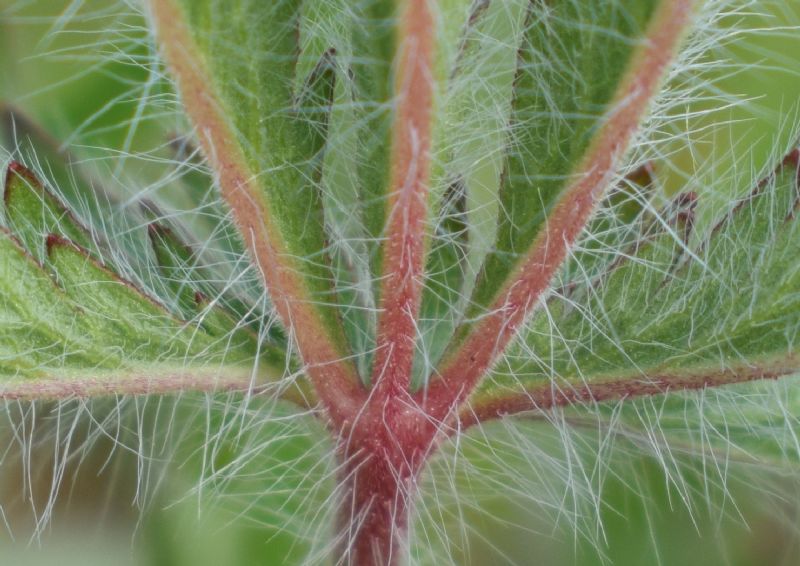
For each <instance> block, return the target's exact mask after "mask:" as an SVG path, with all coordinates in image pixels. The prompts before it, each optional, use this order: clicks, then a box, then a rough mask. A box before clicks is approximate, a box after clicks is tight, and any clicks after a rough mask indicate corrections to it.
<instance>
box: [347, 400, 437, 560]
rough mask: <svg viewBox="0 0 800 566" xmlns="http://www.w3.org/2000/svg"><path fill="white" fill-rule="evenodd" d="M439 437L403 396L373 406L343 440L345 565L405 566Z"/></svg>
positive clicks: (428, 422)
mask: <svg viewBox="0 0 800 566" xmlns="http://www.w3.org/2000/svg"><path fill="white" fill-rule="evenodd" d="M438 439H439V436H438V435H437V430H436V429H435V427H433V426H432V424H431V421H430V419H428V418H427V416H426V415H425V414H424V413H422V411H420V410H419V409H418V408H416V407H413V406H411V405H409V404H408V402H407V401H404V400H402V399H400V398H398V397H394V398H392V399H389V400H388V401H387V402H386V404H384V405H382V406H380V405H374V404H373V405H370V406H369V407H367V408H366V410H365V412H364V413H363V414H362V415H361V416H360V417H359V418H358V419H357V421H356V422H355V424H354V426H353V427H352V428H350V429H349V430H348V431H347V433H346V434H345V435H343V436H342V438H341V440H340V447H339V458H340V462H341V470H342V472H341V476H340V481H339V489H340V490H341V498H340V502H339V505H340V507H339V516H338V529H339V536H340V539H339V549H338V555H339V558H340V559H341V561H342V562H344V563H345V564H354V565H357V566H373V565H374V566H378V565H395V564H403V563H404V562H405V557H406V553H407V546H408V521H409V515H410V513H411V511H412V508H413V500H414V497H415V496H416V491H417V489H416V483H417V478H418V476H419V473H420V471H421V469H422V467H423V466H424V464H425V462H426V460H427V458H428V456H429V455H430V454H431V453H432V452H433V451H435V449H436V445H437V442H438Z"/></svg>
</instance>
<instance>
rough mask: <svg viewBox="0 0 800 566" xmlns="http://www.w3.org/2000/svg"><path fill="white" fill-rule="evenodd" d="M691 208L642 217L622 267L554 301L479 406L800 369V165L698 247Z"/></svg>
mask: <svg viewBox="0 0 800 566" xmlns="http://www.w3.org/2000/svg"><path fill="white" fill-rule="evenodd" d="M699 198H702V197H699ZM694 199H695V197H694V196H693V195H692V196H691V198H689V197H686V196H683V197H682V198H679V199H678V201H677V202H676V204H675V205H673V208H672V209H671V210H670V211H667V213H666V214H665V215H664V218H661V219H660V217H658V216H655V215H653V214H652V213H650V214H647V215H645V216H644V217H643V218H642V219H641V221H640V222H641V223H642V226H643V227H644V229H643V235H642V236H641V237H640V239H639V241H638V242H637V243H636V244H635V246H634V247H633V248H631V249H629V250H628V251H627V253H626V254H625V255H623V256H620V260H618V261H617V262H614V263H612V264H611V265H610V267H609V268H608V269H607V271H606V272H605V273H604V274H602V275H601V276H600V277H597V278H594V279H593V280H591V281H590V282H588V283H587V284H586V285H584V286H578V287H576V288H573V289H566V290H562V291H561V293H560V294H557V295H554V296H553V297H552V298H551V299H550V300H549V301H548V302H547V303H546V307H545V308H542V309H541V310H540V311H539V312H538V313H537V315H536V316H535V317H534V318H533V319H532V320H531V321H530V323H529V326H528V328H527V330H526V331H525V332H524V335H523V336H522V337H521V339H520V340H519V342H518V343H517V344H516V345H515V346H514V347H513V348H512V349H511V350H510V351H509V352H508V354H507V356H506V357H505V359H504V360H503V362H502V363H501V364H500V365H499V366H498V367H497V368H496V369H495V371H494V372H493V374H492V375H491V378H490V379H489V380H488V381H487V382H486V383H484V384H483V385H482V386H481V387H480V389H479V391H477V392H476V394H475V396H474V398H473V401H477V400H479V399H481V398H491V397H493V396H504V395H507V394H509V393H511V392H512V391H516V392H517V393H519V392H522V391H532V390H534V389H537V390H549V389H550V387H552V388H553V390H554V391H555V390H567V391H568V390H570V389H571V388H574V387H581V386H583V385H589V386H591V385H592V384H593V383H609V382H610V383H614V382H616V383H619V384H621V385H624V384H625V383H629V384H636V383H647V382H648V380H649V379H657V378H659V377H661V376H665V375H667V376H672V378H673V379H675V380H681V379H686V380H690V379H692V376H693V375H707V376H711V377H713V376H714V375H715V374H719V373H720V372H724V371H726V370H731V371H735V370H737V368H740V369H741V368H745V369H746V368H750V369H758V368H765V369H769V368H770V367H774V366H777V367H780V368H787V367H793V366H794V365H796V362H794V361H793V360H794V358H793V356H794V355H795V353H794V351H795V347H796V341H797V336H798V331H800V293H798V290H800V269H799V268H798V264H797V259H796V258H797V256H798V253H800V223H798V222H797V221H796V220H795V216H794V211H795V208H796V205H797V199H798V176H797V165H796V162H788V163H787V165H785V166H784V167H783V168H782V169H781V170H780V171H779V172H778V173H777V174H776V175H775V176H774V177H772V178H770V179H769V180H768V181H767V182H766V183H765V184H763V186H761V187H760V188H759V189H758V190H757V191H756V192H755V193H754V194H753V195H752V196H750V197H748V198H746V199H745V200H743V201H742V202H741V203H739V204H738V205H737V206H736V207H734V208H733V209H732V210H731V211H730V213H729V215H728V216H727V217H726V218H725V220H723V221H722V222H721V223H720V224H719V225H718V226H717V227H716V228H715V229H714V231H713V233H712V234H711V236H710V237H709V238H708V239H707V240H706V241H704V242H703V243H702V245H701V246H700V247H690V246H689V245H688V244H687V242H688V241H690V234H689V231H690V228H691V222H692V220H693V210H692V209H693V208H694ZM678 383H679V381H678Z"/></svg>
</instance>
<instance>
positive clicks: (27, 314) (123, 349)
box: [1, 164, 284, 381]
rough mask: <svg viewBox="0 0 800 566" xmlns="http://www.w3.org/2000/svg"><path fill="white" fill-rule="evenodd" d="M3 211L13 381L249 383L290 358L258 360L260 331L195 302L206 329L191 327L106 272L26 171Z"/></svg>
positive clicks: (14, 182) (11, 185)
mask: <svg viewBox="0 0 800 566" xmlns="http://www.w3.org/2000/svg"><path fill="white" fill-rule="evenodd" d="M4 202H5V215H4V216H5V218H6V221H7V222H8V226H9V228H10V229H11V231H9V230H6V229H3V231H2V244H1V245H2V249H3V253H2V256H1V257H2V261H3V281H2V282H3V292H2V304H3V310H2V312H3V316H4V320H3V325H2V345H3V356H2V366H1V367H2V369H3V374H4V375H3V377H4V378H5V379H7V380H8V379H18V378H26V377H28V378H30V377H47V378H52V379H69V378H70V377H76V376H83V377H86V376H87V375H92V376H94V377H98V376H108V375H116V374H119V376H120V379H122V378H123V376H124V375H125V374H137V373H138V374H139V375H142V374H143V373H144V374H146V375H147V376H148V378H149V379H152V380H154V381H157V380H158V379H159V376H164V377H165V378H166V377H167V376H169V374H170V373H173V372H176V371H178V370H180V371H187V368H192V367H193V368H195V370H196V371H198V372H201V373H214V372H218V373H219V375H220V377H227V376H228V375H230V376H234V375H235V376H239V377H240V378H241V377H242V376H247V375H248V374H249V372H250V371H251V368H252V364H253V363H254V361H255V359H257V358H258V356H259V355H261V357H262V358H263V360H264V361H265V362H267V363H271V364H276V363H280V361H281V360H282V359H283V357H284V354H282V352H281V350H279V349H276V348H274V347H270V346H269V345H266V346H264V347H263V349H262V351H263V354H259V350H260V348H259V340H258V339H257V336H256V335H255V334H254V333H253V331H252V330H249V329H247V328H240V327H239V325H238V318H237V317H234V316H233V315H232V314H231V313H228V312H225V311H223V310H222V308H221V307H219V306H216V305H214V306H208V305H205V310H207V311H209V312H208V313H206V312H202V311H201V307H203V306H204V305H202V304H201V303H200V301H199V300H197V299H195V305H194V307H195V312H194V313H193V315H194V317H196V319H197V320H199V321H200V322H199V324H197V323H187V322H185V321H183V320H180V319H179V318H178V317H177V316H175V315H174V314H172V313H171V312H169V310H168V309H167V308H166V307H165V306H164V305H163V304H160V303H159V302H157V301H156V300H155V299H153V298H151V297H149V296H147V295H146V294H145V293H143V292H142V291H141V290H139V289H138V288H137V287H136V285H135V284H133V283H131V282H130V281H126V280H125V279H123V278H121V277H120V275H118V274H117V273H115V270H114V269H113V268H110V267H108V266H106V265H104V264H103V263H101V261H100V259H99V258H100V257H101V255H102V254H100V253H99V245H98V244H97V243H96V242H95V241H94V240H93V239H92V236H91V235H90V234H89V233H88V232H87V231H86V229H85V228H84V227H82V226H81V225H80V224H79V223H78V221H77V220H76V219H75V218H74V217H73V216H72V215H71V214H70V213H69V212H68V211H67V210H66V209H65V208H64V207H63V205H62V204H61V203H60V202H59V201H58V199H57V198H56V197H55V196H53V194H52V193H51V192H50V191H48V190H47V189H46V188H45V187H44V186H43V185H42V184H41V183H40V182H39V181H38V179H37V178H36V177H35V176H34V174H33V173H31V172H30V171H29V170H27V169H25V168H24V167H23V166H22V165H19V164H14V165H12V166H11V167H10V168H9V170H8V172H7V176H6V183H5V192H4ZM158 241H159V242H163V239H162V240H158ZM90 249H94V250H95V252H94V253H93V252H90V251H88V250H90ZM182 250H185V248H182ZM160 255H161V257H162V258H163V257H164V255H165V254H164V253H163V252H162V253H161V254H160ZM191 285H192V282H191V281H189V282H185V285H184V287H182V288H181V289H180V291H183V290H186V291H188V292H189V293H191V295H192V297H193V298H194V297H195V294H199V293H200V291H199V290H196V288H192V287H191ZM181 298H182V299H185V298H186V296H185V294H182V293H181ZM184 305H185V303H184ZM207 314H208V316H207ZM265 367H269V366H268V365H265ZM278 367H280V366H278ZM268 371H269V370H268ZM273 371H274V370H273Z"/></svg>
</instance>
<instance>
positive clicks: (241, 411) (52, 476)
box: [0, 0, 800, 566]
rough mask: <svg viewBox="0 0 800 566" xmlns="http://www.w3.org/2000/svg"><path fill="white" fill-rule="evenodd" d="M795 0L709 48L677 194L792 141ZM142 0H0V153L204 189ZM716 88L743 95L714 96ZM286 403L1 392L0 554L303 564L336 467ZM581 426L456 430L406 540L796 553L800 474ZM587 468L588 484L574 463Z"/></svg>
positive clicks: (726, 190)
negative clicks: (719, 465)
mask: <svg viewBox="0 0 800 566" xmlns="http://www.w3.org/2000/svg"><path fill="white" fill-rule="evenodd" d="M798 4H800V3H797V2H764V3H763V6H762V8H763V9H764V10H766V11H767V12H769V16H768V17H765V16H763V15H749V16H745V15H742V16H741V17H736V18H731V25H734V24H735V25H737V26H742V28H743V29H747V28H753V29H763V28H764V27H772V28H775V29H779V30H781V31H778V32H775V33H773V34H766V33H763V32H761V33H755V32H751V33H746V32H745V33H741V34H738V35H737V40H736V42H734V43H733V44H728V45H720V46H719V50H718V51H716V52H714V54H713V55H712V56H713V57H726V58H728V59H727V61H728V62H729V63H730V66H729V67H727V68H720V67H716V68H714V69H713V70H711V71H705V73H711V74H710V75H704V74H702V73H700V74H698V76H696V77H695V80H696V81H697V83H698V84H699V85H703V86H701V87H698V88H700V89H701V90H702V89H703V88H707V92H708V93H710V94H709V95H708V98H707V99H706V100H699V101H697V102H695V103H693V104H695V105H696V107H695V106H692V109H695V110H709V109H710V110H711V111H710V112H707V113H703V114H702V115H698V117H697V118H696V121H695V122H694V123H692V124H690V125H686V128H687V131H689V130H696V131H697V133H696V134H694V135H693V137H692V144H691V145H687V144H686V143H685V141H686V137H685V135H684V136H682V137H681V138H680V139H679V140H678V141H665V142H664V143H663V145H662V146H660V150H659V151H660V152H661V153H662V154H663V155H669V159H666V160H664V162H663V163H661V165H662V168H661V170H662V172H663V173H662V182H663V185H664V187H665V190H666V191H667V192H668V193H671V192H675V191H677V190H681V189H683V188H685V187H686V185H687V183H688V184H689V185H692V184H696V185H699V186H705V185H709V184H710V181H709V179H711V178H714V179H715V180H718V179H719V177H720V176H727V177H726V178H728V177H729V180H728V182H726V183H718V182H715V183H714V186H715V187H722V188H721V189H720V190H721V194H722V196H720V199H721V201H724V202H727V201H728V199H729V198H730V195H732V194H736V193H737V191H738V192H741V191H742V190H744V189H746V187H748V186H750V185H751V184H752V181H753V180H754V179H756V178H758V176H759V175H761V174H763V171H764V169H765V167H767V166H768V162H769V159H770V158H772V157H774V155H775V152H776V151H778V150H776V147H781V146H786V147H788V145H789V144H790V143H791V141H792V140H791V136H792V135H794V133H795V130H794V129H793V128H791V127H789V125H790V124H794V123H795V121H796V116H795V115H794V114H795V111H796V103H797V99H798V94H797V93H798V92H800V68H799V67H798V65H799V64H798V59H800V58H798V57H797V54H798V53H800V33H798V31H797V29H796V28H794V27H793V26H797V25H798V24H800V6H798ZM743 5H744V3H743ZM755 5H756V7H757V6H759V3H758V2H756V3H755ZM140 10H141V7H140V6H139V5H138V4H137V3H136V2H129V3H122V2H116V1H113V0H71V1H69V0H26V1H17V0H0V102H2V103H3V104H5V105H9V106H8V107H6V109H8V108H9V107H13V112H14V113H15V116H16V118H15V121H14V127H13V128H9V127H5V128H4V130H3V131H4V135H5V138H4V139H3V140H2V143H0V147H2V148H4V149H3V150H2V151H0V163H4V162H5V161H6V160H7V159H9V158H10V157H11V156H12V154H13V155H14V156H16V157H19V155H20V153H19V152H23V153H25V152H27V153H25V156H26V157H27V158H29V159H30V158H31V157H32V156H33V155H38V156H40V158H41V159H42V160H43V162H44V164H45V169H47V168H48V165H47V164H48V162H51V161H52V167H56V162H58V161H59V160H63V159H68V160H70V161H71V162H72V164H73V166H74V167H76V168H79V169H80V171H81V172H82V173H81V174H82V175H86V176H87V177H88V178H92V179H95V180H99V182H101V183H102V185H103V189H104V190H106V191H109V192H110V193H112V194H113V196H114V197H115V199H116V200H119V201H121V202H123V203H129V205H130V206H133V205H134V204H135V203H136V202H137V200H138V199H140V198H142V194H143V193H145V194H146V195H147V198H149V199H154V200H156V201H158V202H159V203H163V204H164V206H165V207H167V208H169V207H174V208H175V209H180V207H181V206H185V204H186V203H190V202H194V201H195V200H196V198H197V197H196V196H191V195H189V196H188V197H187V196H186V194H185V192H186V191H187V187H186V186H185V184H182V182H183V181H181V180H177V181H164V179H169V178H170V176H171V175H172V174H173V173H174V170H175V167H176V166H175V163H174V160H175V150H174V147H173V146H172V145H171V144H170V141H171V140H173V139H174V137H175V135H176V134H180V133H183V132H185V131H187V128H186V125H185V123H184V121H183V118H182V117H181V116H180V114H179V112H177V111H176V105H175V100H174V95H173V93H172V92H171V91H170V90H169V87H168V85H167V84H166V83H165V81H164V80H163V77H162V76H161V75H160V73H161V69H160V68H159V67H158V65H157V64H156V63H155V60H154V56H153V53H152V46H151V45H150V42H149V36H148V31H147V29H146V27H145V21H144V19H143V17H142V15H141V13H140ZM714 73H716V75H714ZM698 96H700V95H699V94H698ZM726 97H730V98H738V99H741V100H744V99H751V103H750V104H747V105H742V106H736V107H734V108H731V107H724V108H723V106H724V104H722V103H721V102H720V101H723V100H725V99H726ZM715 104H717V105H718V107H717V106H714V105H715ZM672 110H673V111H675V112H686V111H687V110H689V108H688V107H684V108H674V109H672ZM723 123H724V124H723ZM32 124H36V127H35V128H34V127H31V125H32ZM714 124H717V125H716V126H712V127H706V126H708V125H714ZM776 132H782V137H781V138H780V139H779V140H777V141H776V139H775V133H776ZM14 133H16V140H15V138H14ZM674 133H675V132H665V138H669V137H670V135H672V134H674ZM732 140H733V141H732ZM17 143H19V144H20V145H21V147H20V148H19V149H18V150H17V149H15V147H16V145H17ZM30 146H33V147H34V148H35V153H31V149H30ZM15 151H16V152H17V153H15ZM65 152H68V154H69V156H68V157H67V154H66V153H65ZM199 177H200V179H199V181H197V180H196V181H195V182H196V183H199V184H200V187H199V189H198V188H197V187H195V188H196V189H197V190H199V191H200V192H201V193H203V194H205V193H206V192H207V191H208V189H209V187H210V182H209V181H208V178H206V177H203V176H202V175H199ZM63 190H64V191H65V192H68V188H66V187H65V188H64V189H63ZM708 214H709V217H713V214H714V211H713V210H712V211H711V212H709V213H708ZM708 222H710V220H708ZM290 413H291V410H290V409H289V408H286V407H282V406H279V405H277V406H276V405H275V404H274V403H273V402H271V401H269V400H260V399H253V400H252V401H251V402H250V403H249V404H247V405H245V406H242V405H241V403H239V402H237V401H236V400H235V399H232V398H230V397H228V396H227V395H217V396H211V397H207V396H203V395H194V394H190V395H186V396H183V397H181V398H164V399H127V400H124V401H122V402H120V403H118V402H116V401H111V400H107V401H104V400H98V401H94V402H90V403H79V402H74V403H67V404H62V405H55V404H48V403H39V404H36V405H25V404H17V403H9V404H7V405H6V406H5V407H4V409H3V411H2V413H0V438H1V439H2V440H0V454H1V455H2V456H1V457H2V460H1V461H0V563H2V564H20V565H38V564H58V565H59V566H71V565H73V564H75V565H81V566H89V565H93V564H98V565H101V564H112V563H113V564H116V565H118V566H123V565H125V564H143V565H154V566H156V565H163V566H183V565H186V566H188V565H192V566H205V565H209V566H211V565H250V564H294V563H299V562H301V561H302V560H303V559H304V557H308V556H310V557H311V558H309V561H312V562H313V561H314V560H315V559H317V558H318V557H319V556H320V554H314V553H315V552H317V553H321V552H323V551H324V549H325V545H326V540H327V537H328V535H329V533H328V531H327V530H326V529H327V528H328V527H327V525H328V522H329V521H328V520H329V519H330V513H331V501H330V497H331V489H332V482H331V479H330V476H331V474H332V473H333V471H334V464H333V462H331V461H330V460H329V458H328V448H329V447H328V446H327V444H326V441H325V432H324V430H322V429H321V428H319V427H318V426H317V425H316V424H315V423H314V422H312V420H311V419H310V418H303V417H301V418H288V417H289V415H290ZM520 434H522V435H524V437H525V438H526V439H529V441H530V442H531V443H532V444H535V446H536V452H535V453H528V454H527V455H526V456H525V457H522V456H520V455H519V454H518V453H517V454H516V456H515V455H514V454H515V453H514V452H513V451H511V452H508V453H507V452H505V451H504V449H503V447H505V449H506V450H508V448H509V447H511V448H519V447H520V446H527V444H524V443H523V442H522V441H521V440H520V436H519V435H520ZM572 434H573V436H572V437H571V438H572V439H573V441H574V443H575V451H576V454H578V453H579V454H578V455H575V454H573V455H571V456H568V455H566V453H567V450H566V448H565V444H564V438H563V437H562V436H560V435H559V434H558V433H557V432H556V431H555V429H554V428H553V427H552V425H550V424H549V423H547V422H536V421H531V422H527V423H522V424H520V425H519V427H517V428H513V430H512V429H507V428H506V427H504V426H503V425H502V424H496V425H492V426H489V427H486V429H485V430H483V431H480V433H475V434H474V435H472V436H470V437H468V438H467V439H465V440H464V441H463V445H462V446H458V447H454V446H450V447H448V448H447V450H446V451H445V453H444V454H443V455H442V456H441V457H440V458H439V459H438V460H437V461H436V463H435V464H434V465H433V466H432V469H431V474H430V476H429V477H427V478H426V480H425V486H424V496H423V502H424V503H423V505H422V507H421V511H420V517H419V519H418V521H417V525H416V527H415V532H416V535H417V539H418V541H419V544H418V547H419V548H415V549H414V555H415V557H416V558H417V559H418V560H419V561H420V562H422V563H426V564H441V563H446V560H445V558H444V557H445V552H446V553H447V554H450V555H451V556H452V560H453V561H454V562H455V563H458V564H475V565H483V564H540V565H571V564H580V565H593V564H614V565H631V566H633V565H642V564H661V565H664V566H671V565H676V566H677V565H682V566H683V565H703V566H711V565H716V564H730V565H741V566H749V565H753V566H763V565H775V566H778V565H787V566H789V565H794V564H798V563H800V536H798V530H797V525H798V523H799V522H800V521H798V519H800V505H798V500H797V497H796V495H797V491H796V479H797V478H796V477H793V476H792V475H788V476H783V477H781V476H779V475H775V474H772V473H771V471H770V470H759V469H753V468H748V469H739V468H735V467H733V468H731V469H730V470H726V471H725V473H722V474H720V473H718V471H709V470H706V469H704V468H703V465H704V464H705V463H703V462H700V463H698V462H694V461H687V462H680V463H676V464H674V467H675V470H678V469H679V470H680V471H681V476H680V479H677V480H676V479H675V478H672V477H670V475H669V474H667V473H666V472H665V466H664V464H663V462H659V459H658V458H657V457H654V456H653V455H648V454H642V453H641V451H637V450H635V449H633V448H632V447H621V448H617V449H615V452H614V455H613V456H612V455H610V454H608V453H606V452H603V451H602V450H599V449H598V448H597V446H596V445H597V443H598V440H597V437H598V435H597V434H596V433H593V432H591V431H588V432H580V431H577V432H573V433H572ZM483 435H486V437H488V438H490V439H491V440H492V442H491V446H492V448H491V450H490V449H489V448H487V447H486V446H485V445H484V443H485V442H486V440H485V439H484V438H483ZM456 451H458V453H459V458H462V459H463V463H460V464H459V465H458V468H459V469H458V470H454V469H452V468H451V464H452V462H453V461H454V459H453V458H454V454H455V453H456ZM573 457H574V460H571V459H570V458H573ZM678 458H679V457H678ZM605 460H607V461H605ZM577 462H582V464H581V465H582V466H583V468H581V469H576V468H574V467H573V465H577ZM598 462H600V463H598ZM579 472H580V474H582V475H584V476H586V477H584V479H583V480H577V479H575V478H572V477H570V474H573V473H575V474H577V473H579ZM765 475H770V478H769V479H768V481H765V482H758V483H754V482H751V481H750V478H752V477H754V476H765ZM772 476H774V477H772ZM434 477H435V478H439V481H436V479H434ZM442 478H444V479H442ZM709 478H711V479H709ZM201 479H202V481H201ZM723 479H724V480H725V481H724V482H723ZM762 479H763V478H762ZM578 485H585V486H586V492H585V493H577V492H578V491H580V490H579V489H577V488H576V486H578ZM591 488H595V489H594V490H592V489H591ZM599 525H602V527H600V526H599ZM309 553H311V554H309Z"/></svg>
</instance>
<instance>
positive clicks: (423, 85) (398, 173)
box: [372, 0, 435, 399]
mask: <svg viewBox="0 0 800 566" xmlns="http://www.w3.org/2000/svg"><path fill="white" fill-rule="evenodd" d="M434 23H435V22H434V19H433V14H432V13H431V10H430V6H429V0H409V1H408V2H407V5H406V6H405V8H404V12H403V14H402V19H401V23H400V33H399V36H400V43H401V45H400V54H399V62H398V70H397V73H396V75H395V84H396V85H397V86H396V90H397V92H396V100H397V110H396V114H395V119H394V139H393V140H392V156H391V163H392V177H391V185H390V186H391V187H392V192H391V194H390V195H389V202H388V205H387V206H388V208H389V220H388V223H387V230H386V243H385V246H384V257H383V283H382V286H381V317H380V320H379V323H378V339H377V352H376V356H375V365H374V370H373V376H372V382H373V384H375V385H376V388H377V391H376V392H375V395H376V396H377V398H380V399H385V398H387V397H388V396H390V395H393V394H402V393H403V392H405V391H407V390H408V387H409V384H410V381H411V367H412V363H413V360H414V345H415V342H416V320H415V319H416V317H417V313H418V311H419V305H420V297H421V288H422V281H423V276H422V275H423V274H422V269H423V256H424V253H425V250H424V248H425V246H424V239H425V221H426V218H427V208H428V207H427V202H426V201H427V196H428V177H429V173H430V155H429V153H430V137H431V115H432V106H433V96H434V91H433V90H434V88H433V77H432V72H433V54H434V34H435V29H434Z"/></svg>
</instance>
